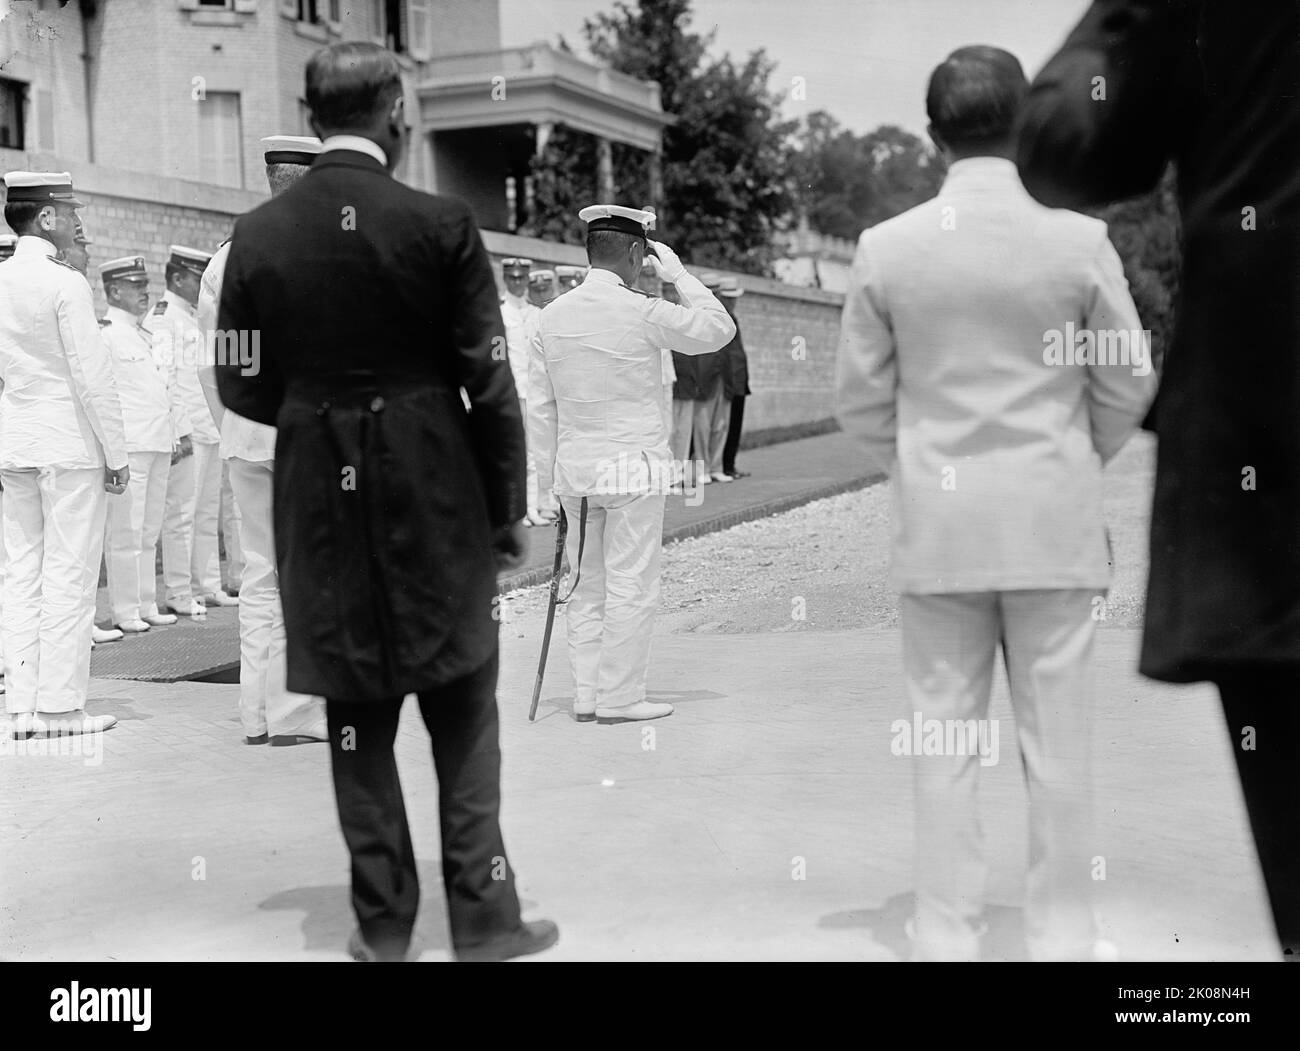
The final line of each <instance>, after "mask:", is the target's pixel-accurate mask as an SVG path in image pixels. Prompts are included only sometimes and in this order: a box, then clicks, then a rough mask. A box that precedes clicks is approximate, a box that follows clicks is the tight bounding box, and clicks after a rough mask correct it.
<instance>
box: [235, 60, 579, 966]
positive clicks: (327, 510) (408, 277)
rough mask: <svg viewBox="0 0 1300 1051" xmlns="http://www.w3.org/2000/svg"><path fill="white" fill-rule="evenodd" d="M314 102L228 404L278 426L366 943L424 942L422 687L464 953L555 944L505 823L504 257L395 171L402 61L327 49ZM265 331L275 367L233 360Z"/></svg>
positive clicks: (296, 669)
mask: <svg viewBox="0 0 1300 1051" xmlns="http://www.w3.org/2000/svg"><path fill="white" fill-rule="evenodd" d="M306 97H307V104H308V106H309V107H310V109H311V114H312V118H311V124H312V130H313V131H315V132H316V133H317V134H318V135H319V136H320V138H321V140H322V145H321V150H320V154H319V156H318V157H317V159H316V161H315V163H314V164H313V165H312V167H311V170H310V171H309V172H308V173H307V174H306V175H305V176H303V178H302V179H300V180H299V181H298V182H296V183H295V184H294V185H293V186H291V187H290V188H289V189H287V190H286V191H285V192H284V193H282V194H280V195H279V196H277V197H273V198H272V199H271V200H270V201H268V202H266V203H265V204H263V205H261V206H260V207H258V208H256V209H254V210H253V211H252V212H250V213H248V214H247V215H245V216H244V217H242V218H241V219H240V220H239V221H238V222H237V223H236V225H235V232H234V236H233V238H232V240H231V244H230V255H229V257H228V258H227V261H226V270H225V278H224V285H223V288H222V293H221V305H220V309H219V311H218V320H217V330H218V331H217V336H218V352H219V353H218V359H217V387H218V390H219V392H220V395H221V400H222V402H223V403H224V404H225V405H226V407H227V408H228V409H230V410H231V411H233V412H236V413H239V414H240V415H241V416H246V417H248V418H249V419H252V420H255V421H257V422H258V423H265V424H273V425H276V426H278V428H279V431H278V437H277V443H276V472H275V499H274V514H275V541H276V558H277V561H278V563H279V569H280V588H281V595H282V597H283V604H284V620H285V630H286V635H287V639H288V688H289V689H290V690H293V691H295V692H298V693H307V694H318V695H321V696H324V697H325V698H326V717H327V721H328V725H329V735H330V757H331V762H332V767H333V776H334V792H335V797H336V799H337V803H338V811H339V820H340V823H341V825H342V828H343V837H344V839H345V841H346V842H347V845H348V850H349V852H350V853H351V856H352V904H353V909H354V910H355V912H356V916H357V921H358V925H359V928H360V929H359V930H358V931H357V932H356V933H354V935H353V936H352V939H351V941H350V943H349V946H348V948H349V951H350V952H351V954H352V956H353V957H354V958H355V959H358V960H367V961H369V960H401V959H404V958H406V957H407V955H408V953H409V951H410V941H411V932H412V929H413V927H414V924H415V916H416V910H417V908H418V905H419V882H418V879H417V876H416V865H415V852H414V849H413V847H412V844H411V836H410V831H409V829H408V827H407V822H406V810H405V804H404V802H403V799H402V793H401V786H400V783H399V782H398V777H397V766H396V763H395V762H394V757H393V740H394V737H395V735H396V732H397V723H398V716H399V714H400V712H401V707H402V699H403V697H404V696H405V695H406V694H408V693H416V694H418V695H419V705H420V714H421V715H422V717H423V719H424V723H425V726H426V727H427V728H428V730H429V734H430V738H431V741H432V747H433V759H434V764H435V766H436V768H437V772H438V786H439V791H438V806H439V812H440V817H441V826H442V874H443V883H444V885H445V889H446V893H447V906H448V913H449V918H450V928H451V940H452V947H453V950H454V952H455V954H456V956H457V958H458V959H461V960H501V959H507V958H509V957H512V956H520V955H523V954H525V953H533V952H539V951H541V950H542V949H545V948H548V947H549V946H551V945H553V944H554V943H555V941H556V940H557V938H558V937H559V932H558V930H557V929H556V927H555V924H553V923H550V922H549V921H545V920H542V921H537V922H533V923H524V922H522V921H521V919H520V911H519V898H518V896H517V894H516V892H515V879H514V872H513V870H512V869H511V867H510V864H509V862H508V861H507V860H506V853H505V844H504V843H503V841H502V836H501V829H500V825H499V818H498V811H499V806H500V759H501V757H500V751H499V749H498V744H497V706H496V681H497V661H498V651H497V627H498V624H497V621H496V619H494V617H493V599H494V598H495V597H496V571H497V570H498V569H507V568H513V567H514V566H517V565H519V564H520V562H521V561H522V559H523V555H524V548H525V540H524V537H525V529H524V527H523V526H522V524H521V519H522V518H523V516H524V511H525V506H524V467H525V465H524V432H523V423H522V421H521V419H520V415H519V399H518V397H517V395H516V393H515V385H514V381H513V379H512V377H511V374H510V364H509V362H508V361H506V360H504V359H501V357H500V355H496V356H494V355H493V350H494V347H499V346H501V340H502V339H503V338H504V328H503V326H502V322H501V311H500V304H499V303H498V301H497V293H496V283H495V282H494V281H493V278H492V268H491V264H490V263H489V261H488V256H487V253H486V251H485V249H484V248H483V244H482V241H481V239H480V237H479V232H478V228H477V226H476V225H475V223H474V219H473V216H472V215H471V213H470V210H469V208H468V207H466V205H464V204H463V203H462V202H460V201H456V200H452V199H448V198H443V197H434V196H431V195H429V194H425V193H421V192H419V191H417V190H413V189H410V188H409V187H407V186H404V185H402V184H401V183H399V182H397V181H396V180H395V179H393V178H392V172H393V170H394V169H395V168H396V167H397V166H398V164H399V163H400V162H401V159H402V153H403V151H404V149H405V147H406V137H407V134H408V129H407V127H406V118H405V113H404V111H403V103H404V99H403V87H402V81H401V67H400V65H399V63H398V60H397V57H396V56H395V55H393V54H392V53H391V52H389V51H386V50H384V49H383V48H382V47H379V46H378V45H375V44H371V43H361V42H349V43H343V44H335V45H334V46H332V47H329V48H324V49H322V50H320V51H318V52H316V53H315V54H314V55H313V56H312V58H311V60H310V61H309V62H308V64H307V85H306ZM254 332H257V333H259V334H260V335H259V339H260V343H259V344H258V347H259V351H258V355H257V360H256V361H254V362H252V363H250V364H249V365H248V366H247V367H242V366H241V365H240V363H239V360H238V355H235V356H234V360H233V361H232V358H231V356H230V354H229V351H228V350H227V351H226V354H225V355H224V357H223V356H222V355H221V353H220V351H221V349H222V347H223V346H224V347H229V345H230V343H231V341H232V339H236V338H238V337H239V335H240V334H242V333H248V334H251V333H254ZM250 338H251V336H250ZM223 360H224V361H225V362H226V363H224V364H223V363H222V362H223ZM462 388H463V389H464V391H465V396H466V397H467V398H468V401H469V408H468V410H467V408H466V405H465V404H464V402H462V400H461V394H460V391H461V389H462Z"/></svg>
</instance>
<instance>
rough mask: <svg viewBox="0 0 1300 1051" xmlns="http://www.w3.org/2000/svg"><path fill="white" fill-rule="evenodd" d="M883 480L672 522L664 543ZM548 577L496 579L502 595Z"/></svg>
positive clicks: (851, 482) (544, 569)
mask: <svg viewBox="0 0 1300 1051" xmlns="http://www.w3.org/2000/svg"><path fill="white" fill-rule="evenodd" d="M882 481H884V475H863V476H860V477H858V478H850V479H848V480H847V481H839V482H828V483H826V484H824V485H819V486H815V487H814V488H812V489H802V490H800V491H799V492H797V493H790V494H789V495H787V496H780V497H776V498H775V499H772V500H766V501H764V502H763V503H758V504H751V505H750V506H749V507H738V508H736V509H735V510H734V511H726V512H724V513H722V514H719V515H714V516H712V517H711V518H701V519H700V520H699V521H698V522H689V523H687V524H686V525H680V526H674V527H673V528H672V529H667V530H665V531H664V541H663V542H664V546H665V547H667V546H668V545H669V544H673V543H676V542H677V541H679V540H691V539H694V538H695V537H697V536H704V535H705V534H706V533H717V532H721V531H722V530H723V529H730V528H731V527H732V526H738V525H741V524H743V523H745V522H752V521H754V520H755V519H759V518H769V517H771V516H772V515H779V514H781V513H782V512H784V511H792V510H794V509H795V508H796V507H802V506H803V505H804V504H811V503H812V502H813V501H815V500H826V499H828V498H829V497H832V496H840V495H841V494H843V493H849V492H853V491H854V490H856V489H866V488H867V487H868V486H870V485H874V484H875V483H876V482H882ZM550 579H551V570H550V567H549V566H535V567H533V568H532V569H526V570H524V571H523V572H520V573H512V574H511V575H510V576H508V577H502V578H501V579H500V580H498V581H497V594H498V595H505V594H507V593H508V592H511V591H517V590H519V589H520V588H531V587H536V586H537V585H538V584H545V583H547V582H548V581H549V580H550Z"/></svg>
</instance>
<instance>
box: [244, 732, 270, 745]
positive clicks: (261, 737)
mask: <svg viewBox="0 0 1300 1051" xmlns="http://www.w3.org/2000/svg"><path fill="white" fill-rule="evenodd" d="M266 742H267V736H266V734H258V735H257V736H256V737H245V738H244V744H266Z"/></svg>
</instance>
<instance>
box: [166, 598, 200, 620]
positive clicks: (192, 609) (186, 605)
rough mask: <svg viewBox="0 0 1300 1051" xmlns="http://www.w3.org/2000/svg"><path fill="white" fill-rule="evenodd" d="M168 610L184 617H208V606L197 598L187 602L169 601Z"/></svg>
mask: <svg viewBox="0 0 1300 1051" xmlns="http://www.w3.org/2000/svg"><path fill="white" fill-rule="evenodd" d="M167 612H168V613H176V614H179V615H180V616H182V617H206V616H207V615H208V610H207V607H206V606H204V605H203V603H202V602H200V601H199V600H198V599H195V598H192V599H189V600H188V601H186V602H176V603H169V604H168V606H167Z"/></svg>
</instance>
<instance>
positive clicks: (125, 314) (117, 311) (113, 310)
mask: <svg viewBox="0 0 1300 1051" xmlns="http://www.w3.org/2000/svg"><path fill="white" fill-rule="evenodd" d="M104 317H106V318H108V320H109V321H116V322H118V323H119V324H121V325H129V326H131V327H132V328H138V329H140V330H141V331H144V318H138V317H136V316H135V315H134V314H132V313H131V312H130V311H129V310H123V309H122V308H121V307H109V308H108V309H107V310H106V311H104ZM145 317H148V315H147V314H146V315H145Z"/></svg>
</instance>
